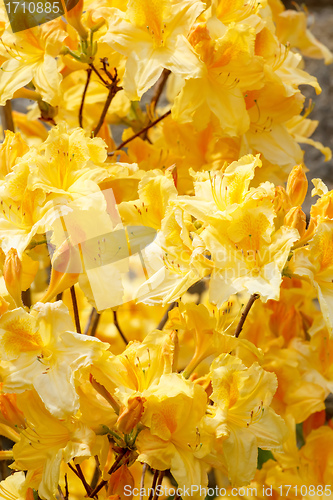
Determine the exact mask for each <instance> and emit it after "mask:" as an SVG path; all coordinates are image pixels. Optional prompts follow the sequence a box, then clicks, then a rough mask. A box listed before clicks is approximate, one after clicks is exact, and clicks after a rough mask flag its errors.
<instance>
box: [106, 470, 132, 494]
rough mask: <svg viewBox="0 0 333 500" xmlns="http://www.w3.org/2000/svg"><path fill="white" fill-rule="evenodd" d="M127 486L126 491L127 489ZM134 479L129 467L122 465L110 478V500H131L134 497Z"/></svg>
mask: <svg viewBox="0 0 333 500" xmlns="http://www.w3.org/2000/svg"><path fill="white" fill-rule="evenodd" d="M125 486H126V489H125ZM133 488H134V478H133V476H132V474H131V473H130V471H129V469H128V467H127V465H122V466H121V467H119V469H117V470H116V471H115V472H113V474H112V475H111V477H110V480H109V484H108V492H107V495H108V498H109V499H112V500H116V499H117V498H119V500H121V499H126V498H128V499H130V500H131V498H132V497H133V493H132V494H131V492H132V491H133Z"/></svg>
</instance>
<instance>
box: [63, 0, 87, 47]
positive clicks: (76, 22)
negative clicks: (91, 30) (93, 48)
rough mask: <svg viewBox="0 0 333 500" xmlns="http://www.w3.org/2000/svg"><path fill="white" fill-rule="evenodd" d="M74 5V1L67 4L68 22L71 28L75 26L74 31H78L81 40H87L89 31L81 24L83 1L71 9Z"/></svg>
mask: <svg viewBox="0 0 333 500" xmlns="http://www.w3.org/2000/svg"><path fill="white" fill-rule="evenodd" d="M62 1H63V0H62ZM63 3H64V2H63ZM72 3H74V1H70V2H66V9H65V17H66V21H67V22H68V23H69V24H70V25H71V26H73V28H74V29H76V31H77V32H78V34H79V35H80V38H82V39H83V40H86V39H87V38H88V31H87V30H86V28H85V27H84V26H83V24H82V22H81V16H82V11H83V0H79V1H78V2H77V3H76V4H75V6H74V7H73V8H71V4H72Z"/></svg>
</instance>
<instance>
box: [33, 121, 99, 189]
mask: <svg viewBox="0 0 333 500" xmlns="http://www.w3.org/2000/svg"><path fill="white" fill-rule="evenodd" d="M106 156H107V154H106V144H105V142H104V141H103V139H101V138H99V137H96V138H94V139H90V138H89V137H87V136H86V134H85V132H84V131H83V129H81V128H77V129H74V130H73V131H71V132H70V131H69V130H68V128H67V126H66V124H65V123H61V124H59V125H58V126H57V127H54V128H52V129H51V130H50V132H49V135H48V138H47V140H46V141H45V142H44V143H43V144H41V145H40V147H39V148H38V154H36V152H31V160H30V175H29V187H30V189H42V190H43V191H44V192H47V193H58V194H68V195H69V196H70V197H75V195H78V194H81V195H84V194H90V193H91V192H94V191H96V190H97V191H98V187H97V185H96V183H97V182H100V181H101V180H103V179H104V178H105V177H107V170H106V169H105V168H103V167H102V165H103V164H104V162H105V160H106Z"/></svg>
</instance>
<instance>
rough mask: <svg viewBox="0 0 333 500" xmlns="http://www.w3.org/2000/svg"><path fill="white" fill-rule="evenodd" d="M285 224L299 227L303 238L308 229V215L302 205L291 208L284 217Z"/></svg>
mask: <svg viewBox="0 0 333 500" xmlns="http://www.w3.org/2000/svg"><path fill="white" fill-rule="evenodd" d="M284 224H285V226H289V227H292V228H294V229H297V231H298V232H299V235H300V237H301V238H302V236H303V235H304V233H305V229H306V215H305V213H304V212H303V210H302V208H301V207H300V206H298V207H293V208H291V209H290V210H289V212H288V213H287V215H286V216H285V218H284Z"/></svg>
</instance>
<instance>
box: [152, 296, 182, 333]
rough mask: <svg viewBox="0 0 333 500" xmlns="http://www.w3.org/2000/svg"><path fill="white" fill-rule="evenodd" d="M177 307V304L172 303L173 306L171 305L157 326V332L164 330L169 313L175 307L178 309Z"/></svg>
mask: <svg viewBox="0 0 333 500" xmlns="http://www.w3.org/2000/svg"><path fill="white" fill-rule="evenodd" d="M176 305H177V302H171V304H169V307H168V309H167V310H166V311H165V313H164V316H163V318H162V319H161V321H160V322H159V324H158V325H157V330H163V328H164V325H165V323H166V322H167V321H168V317H169V312H170V311H172V309H173V308H174V307H176Z"/></svg>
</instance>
